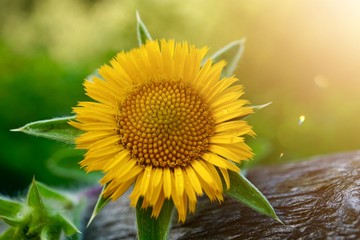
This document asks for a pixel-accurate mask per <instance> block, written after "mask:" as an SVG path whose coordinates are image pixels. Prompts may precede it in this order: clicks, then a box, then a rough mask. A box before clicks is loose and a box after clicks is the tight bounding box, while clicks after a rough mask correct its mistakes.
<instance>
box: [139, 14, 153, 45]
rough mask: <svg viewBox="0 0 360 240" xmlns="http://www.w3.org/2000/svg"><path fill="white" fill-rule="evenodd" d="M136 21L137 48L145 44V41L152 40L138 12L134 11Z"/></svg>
mask: <svg viewBox="0 0 360 240" xmlns="http://www.w3.org/2000/svg"><path fill="white" fill-rule="evenodd" d="M136 21H137V24H136V34H137V39H138V43H139V46H141V45H143V44H145V43H146V41H148V40H152V38H151V35H150V33H149V31H148V29H147V27H146V26H145V24H144V22H143V21H142V20H141V18H140V14H139V12H138V11H136Z"/></svg>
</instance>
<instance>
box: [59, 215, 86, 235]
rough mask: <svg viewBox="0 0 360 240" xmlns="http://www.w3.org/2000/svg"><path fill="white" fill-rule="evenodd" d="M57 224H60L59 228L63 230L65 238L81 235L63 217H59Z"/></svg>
mask: <svg viewBox="0 0 360 240" xmlns="http://www.w3.org/2000/svg"><path fill="white" fill-rule="evenodd" d="M58 218H59V220H58V221H59V222H60V223H61V228H62V229H63V230H64V232H65V234H66V235H67V236H69V235H72V234H74V233H81V232H80V231H79V229H78V228H77V227H76V226H75V225H74V224H73V223H72V222H71V221H70V220H69V219H67V218H66V217H65V216H63V215H59V216H58Z"/></svg>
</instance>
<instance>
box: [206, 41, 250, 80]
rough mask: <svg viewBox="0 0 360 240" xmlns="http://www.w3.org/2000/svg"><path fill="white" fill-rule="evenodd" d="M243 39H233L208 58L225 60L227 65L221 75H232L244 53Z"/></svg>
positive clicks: (215, 60) (216, 60)
mask: <svg viewBox="0 0 360 240" xmlns="http://www.w3.org/2000/svg"><path fill="white" fill-rule="evenodd" d="M244 49H245V39H244V38H243V39H240V40H238V41H234V42H231V43H229V44H228V45H226V46H225V47H223V48H221V49H220V50H218V51H217V52H215V53H214V54H213V55H212V56H211V57H210V58H211V59H213V60H214V62H218V61H220V60H225V61H226V62H227V65H226V66H225V68H224V70H223V72H222V77H230V76H232V75H234V72H235V69H236V67H237V65H238V64H239V61H240V59H241V57H242V55H243V53H244Z"/></svg>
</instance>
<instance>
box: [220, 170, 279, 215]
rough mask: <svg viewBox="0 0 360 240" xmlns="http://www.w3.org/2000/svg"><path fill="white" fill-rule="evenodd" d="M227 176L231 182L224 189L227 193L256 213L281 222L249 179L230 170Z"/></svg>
mask: <svg viewBox="0 0 360 240" xmlns="http://www.w3.org/2000/svg"><path fill="white" fill-rule="evenodd" d="M229 177H230V183H231V184H230V188H229V189H227V190H226V191H225V193H226V194H227V195H229V196H230V197H232V198H234V199H235V200H237V201H239V202H241V203H243V204H245V205H246V206H248V207H250V208H252V209H254V210H255V211H257V212H258V213H261V214H264V215H266V216H269V217H271V218H273V219H275V220H276V221H279V222H281V221H280V219H279V218H278V217H277V216H276V213H275V211H274V209H273V207H272V206H271V204H270V203H269V201H268V200H267V199H266V197H265V196H264V195H263V194H262V193H261V192H260V191H259V190H258V189H257V188H256V187H255V186H254V185H253V184H252V183H251V182H250V181H249V180H247V179H246V178H245V177H244V176H243V175H241V174H238V173H235V172H232V171H229Z"/></svg>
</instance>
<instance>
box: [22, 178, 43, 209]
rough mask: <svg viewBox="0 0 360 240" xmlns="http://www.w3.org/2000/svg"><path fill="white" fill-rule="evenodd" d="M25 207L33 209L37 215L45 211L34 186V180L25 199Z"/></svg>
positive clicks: (37, 190)
mask: <svg viewBox="0 0 360 240" xmlns="http://www.w3.org/2000/svg"><path fill="white" fill-rule="evenodd" d="M26 202H27V205H28V206H29V207H31V208H33V209H34V210H35V211H37V213H39V214H40V212H43V211H44V210H45V206H44V203H43V201H42V199H41V197H40V193H39V189H38V187H37V185H36V182H35V179H33V181H32V183H31V185H30V188H29V191H28V195H27V197H26Z"/></svg>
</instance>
